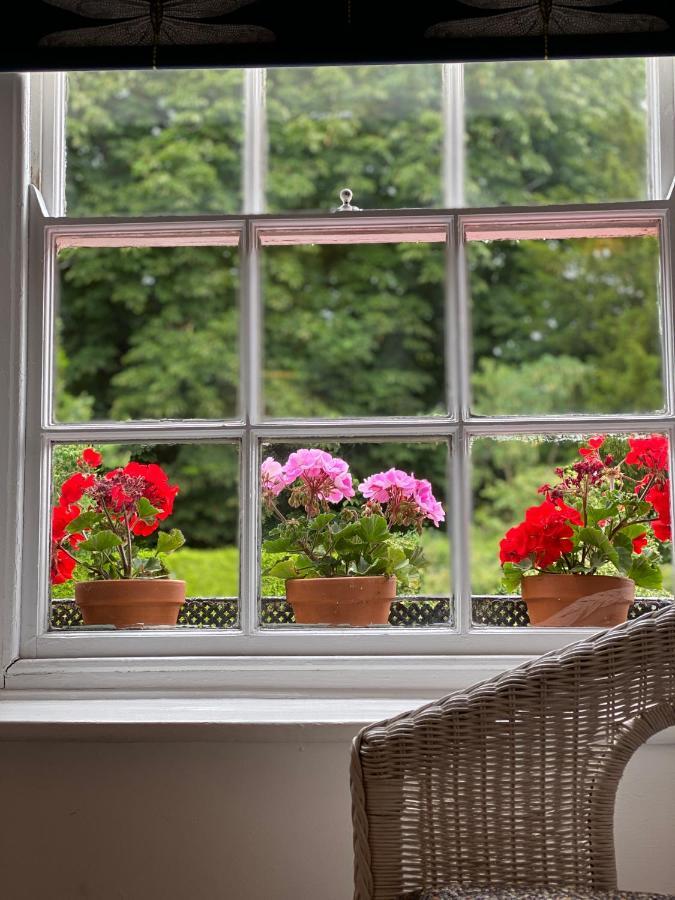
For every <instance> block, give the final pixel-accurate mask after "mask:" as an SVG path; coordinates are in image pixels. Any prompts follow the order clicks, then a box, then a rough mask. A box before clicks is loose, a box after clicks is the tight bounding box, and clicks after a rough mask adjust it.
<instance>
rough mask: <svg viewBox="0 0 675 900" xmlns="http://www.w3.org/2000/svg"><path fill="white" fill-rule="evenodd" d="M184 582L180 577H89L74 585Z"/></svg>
mask: <svg viewBox="0 0 675 900" xmlns="http://www.w3.org/2000/svg"><path fill="white" fill-rule="evenodd" d="M131 583H134V584H148V583H152V584H186V583H187V582H185V581H183V579H182V578H89V579H87V580H86V581H76V582H75V587H77V586H78V585H80V584H131Z"/></svg>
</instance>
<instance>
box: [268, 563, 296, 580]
mask: <svg viewBox="0 0 675 900" xmlns="http://www.w3.org/2000/svg"><path fill="white" fill-rule="evenodd" d="M265 574H266V575H269V576H271V577H272V578H281V580H282V581H285V580H286V579H287V578H297V577H298V570H297V567H296V565H295V562H294V561H293V560H292V559H282V560H279V562H277V563H274V565H273V566H272V567H271V568H270V569H269V570H268V571H267V572H266V573H265Z"/></svg>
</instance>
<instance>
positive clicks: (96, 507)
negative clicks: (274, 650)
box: [51, 443, 239, 627]
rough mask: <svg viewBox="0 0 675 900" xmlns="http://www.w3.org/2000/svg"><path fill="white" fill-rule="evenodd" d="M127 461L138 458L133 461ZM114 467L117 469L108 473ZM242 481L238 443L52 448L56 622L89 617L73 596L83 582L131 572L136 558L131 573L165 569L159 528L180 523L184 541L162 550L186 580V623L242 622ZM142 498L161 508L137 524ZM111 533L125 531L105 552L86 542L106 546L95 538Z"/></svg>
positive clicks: (168, 529)
mask: <svg viewBox="0 0 675 900" xmlns="http://www.w3.org/2000/svg"><path fill="white" fill-rule="evenodd" d="M85 451H86V452H85ZM83 457H84V458H83ZM129 463H134V464H136V465H132V466H131V467H129V468H127V467H128V466H129ZM158 467H159V468H158ZM121 470H126V471H121ZM110 472H113V473H114V475H112V476H110V475H109V476H108V477H106V475H107V473H110ZM161 473H164V475H162V474H161ZM238 484H239V452H238V448H237V447H236V446H235V445H233V444H221V443H207V444H204V443H202V444H199V445H197V444H184V443H174V444H110V443H105V444H95V445H87V444H56V445H54V447H53V451H52V497H51V499H52V504H53V509H54V510H56V511H55V512H53V513H52V579H51V580H52V599H53V603H52V625H53V626H54V627H64V626H68V625H81V624H82V620H81V617H80V615H79V612H78V608H77V606H76V605H75V603H74V601H73V597H74V593H75V583H76V582H80V581H85V582H86V581H91V580H99V579H102V578H104V576H108V577H116V578H122V577H124V578H126V577H127V576H128V571H129V560H130V559H131V560H132V563H131V565H132V572H133V574H134V577H148V578H149V577H152V578H154V577H156V576H157V575H158V574H161V570H160V569H159V568H158V564H157V554H156V552H155V551H156V550H157V548H158V535H159V533H160V532H164V533H167V534H171V533H172V530H173V529H179V530H180V532H182V534H183V536H184V539H185V543H184V544H183V545H182V546H180V547H179V548H178V549H176V550H175V551H173V552H170V553H168V554H160V556H159V559H160V560H162V561H163V563H164V565H165V568H164V570H163V571H164V572H165V573H166V572H168V574H169V576H170V577H171V578H174V579H179V580H183V581H185V582H186V590H185V592H186V597H187V602H186V604H185V605H184V606H183V607H182V608H181V610H180V614H179V619H178V622H179V624H184V625H194V626H200V627H236V626H237V625H238V621H239V613H238V600H237V597H238V592H239V588H238V585H239V551H238V533H239V531H238V523H239V487H238ZM176 488H177V491H176ZM83 490H84V493H82V492H83ZM142 497H145V498H146V500H148V501H149V502H150V503H151V504H152V505H153V506H154V508H155V509H156V510H159V511H160V512H159V514H152V515H150V517H149V518H148V519H145V520H143V521H140V522H139V521H138V513H139V511H140V512H142V511H143V510H141V509H140V507H139V506H138V504H139V503H143V502H144V501H143V500H141V499H140V498H142ZM146 511H147V508H146ZM80 513H83V514H84V515H85V519H84V520H83V519H80V522H81V523H82V525H81V527H79V528H78V531H77V532H75V534H79V535H80V537H79V538H78V537H75V538H73V537H72V529H71V530H70V531H68V524H69V522H70V521H75V518H76V517H77V516H78V515H79V514H80ZM87 514H90V515H89V519H90V521H89V522H87V521H86V517H87ZM108 516H110V519H108ZM127 523H128V524H129V526H130V532H131V541H132V552H131V554H130V553H129V549H128V548H129V544H128V535H127V531H126V524H127ZM76 525H79V523H78V522H76ZM111 530H112V531H113V532H115V533H116V534H118V535H121V537H122V538H123V543H122V545H121V546H115V547H112V549H109V550H105V551H100V552H94V551H92V550H90V549H89V545H88V544H87V541H90V540H91V539H92V538H93V539H94V541H96V540H103V541H104V543H105V541H106V540H108V541H109V540H110V539H109V538H104V539H101V538H96V535H97V534H99V533H101V532H108V533H109V532H110V531H111ZM80 538H85V539H87V540H85V541H84V542H83V541H81V539H80ZM161 540H162V541H166V538H162V539H161ZM113 543H114V542H113ZM74 559H75V560H77V564H75V562H74Z"/></svg>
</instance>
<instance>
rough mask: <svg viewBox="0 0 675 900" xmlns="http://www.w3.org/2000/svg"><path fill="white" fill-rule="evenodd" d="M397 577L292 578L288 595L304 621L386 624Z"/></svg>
mask: <svg viewBox="0 0 675 900" xmlns="http://www.w3.org/2000/svg"><path fill="white" fill-rule="evenodd" d="M395 597H396V578H395V577H394V576H392V577H391V578H387V577H386V576H385V575H367V576H364V577H361V578H359V577H354V578H291V579H289V580H288V581H287V582H286V599H287V600H288V602H289V603H290V604H291V606H292V607H293V612H294V614H295V621H296V622H298V623H299V624H302V625H386V624H387V622H388V621H389V610H390V608H391V601H392V600H393V599H394V598H395Z"/></svg>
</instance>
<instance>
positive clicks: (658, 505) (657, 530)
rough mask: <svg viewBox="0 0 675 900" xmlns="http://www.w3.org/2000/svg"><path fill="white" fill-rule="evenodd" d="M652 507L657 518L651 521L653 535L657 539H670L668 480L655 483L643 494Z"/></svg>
mask: <svg viewBox="0 0 675 900" xmlns="http://www.w3.org/2000/svg"><path fill="white" fill-rule="evenodd" d="M645 500H646V501H647V502H648V503H651V505H652V506H653V507H654V511H655V512H656V515H657V518H656V519H654V521H653V522H652V523H651V526H652V531H653V532H654V537H655V538H656V539H657V540H659V541H669V540H670V481H669V480H668V479H666V481H664V482H663V484H655V485H654V486H653V487H652V488H651V489H650V490H649V491H648V492H647V493H646V495H645Z"/></svg>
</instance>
